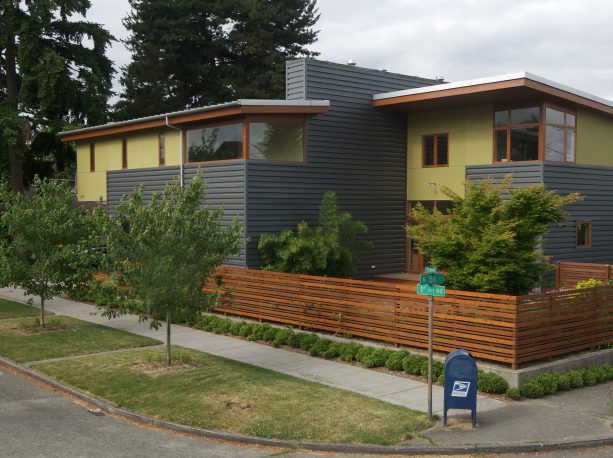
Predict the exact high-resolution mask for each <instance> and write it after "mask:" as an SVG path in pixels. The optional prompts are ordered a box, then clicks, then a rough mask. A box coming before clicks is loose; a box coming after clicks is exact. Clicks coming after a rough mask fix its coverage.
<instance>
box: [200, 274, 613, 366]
mask: <svg viewBox="0 0 613 458" xmlns="http://www.w3.org/2000/svg"><path fill="white" fill-rule="evenodd" d="M220 273H221V274H222V275H223V276H224V282H225V286H224V290H225V291H226V292H228V293H230V295H231V297H232V299H231V301H230V302H229V303H228V304H224V305H223V306H219V307H218V308H217V309H216V311H217V312H221V313H226V314H231V315H237V316H242V317H248V318H253V319H258V320H263V321H270V322H276V323H283V324H289V325H293V326H298V327H302V328H310V329H312V330H320V331H328V332H333V333H339V334H343V335H351V336H357V337H363V338H367V339H372V340H377V341H383V342H389V343H394V344H400V345H406V346H409V347H414V348H427V345H428V301H427V297H425V296H420V295H417V294H416V292H415V285H410V284H390V283H381V282H370V281H361V280H348V279H339V278H331V277H314V276H308V275H296V274H287V273H279V272H268V271H262V270H252V269H243V268H235V267H223V268H221V269H220ZM206 289H207V291H213V290H215V287H213V286H212V285H209V286H207V288H206ZM434 304H435V305H434V349H435V350H437V351H441V352H449V351H451V350H453V349H455V348H463V349H466V350H468V351H470V352H471V353H472V354H473V355H474V356H475V357H477V358H481V359H484V360H489V361H495V362H500V363H506V364H509V365H511V366H512V367H513V368H517V367H519V366H520V365H523V364H526V363H529V362H532V361H538V360H543V359H546V358H550V357H553V356H561V355H566V354H570V353H573V352H577V351H580V350H586V349H593V348H595V347H596V346H598V345H602V344H606V343H610V342H613V287H610V286H602V287H597V288H592V289H588V290H576V291H565V292H557V293H548V294H539V295H530V296H504V295H498V294H483V293H473V292H465V291H453V290H447V294H446V296H445V297H444V298H438V297H437V298H435V302H434Z"/></svg>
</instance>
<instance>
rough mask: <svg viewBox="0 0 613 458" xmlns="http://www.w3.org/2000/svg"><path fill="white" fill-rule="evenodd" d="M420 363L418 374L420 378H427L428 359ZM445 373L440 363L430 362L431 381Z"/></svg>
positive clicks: (443, 366)
mask: <svg viewBox="0 0 613 458" xmlns="http://www.w3.org/2000/svg"><path fill="white" fill-rule="evenodd" d="M425 359H426V360H425V361H423V362H422V363H421V366H420V368H419V373H420V374H421V376H422V377H427V376H428V358H425ZM444 372H445V365H444V364H443V363H441V362H440V361H434V360H433V361H432V380H438V378H439V376H440V375H441V374H443V373H444Z"/></svg>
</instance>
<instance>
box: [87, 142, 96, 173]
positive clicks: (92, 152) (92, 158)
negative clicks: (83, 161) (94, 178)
mask: <svg viewBox="0 0 613 458" xmlns="http://www.w3.org/2000/svg"><path fill="white" fill-rule="evenodd" d="M89 171H90V172H95V171H96V145H95V144H94V143H90V144H89Z"/></svg>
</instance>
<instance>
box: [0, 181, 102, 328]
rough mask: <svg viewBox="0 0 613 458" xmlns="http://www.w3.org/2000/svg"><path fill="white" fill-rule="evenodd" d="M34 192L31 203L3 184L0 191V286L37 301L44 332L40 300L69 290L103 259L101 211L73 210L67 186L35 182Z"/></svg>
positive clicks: (59, 182)
mask: <svg viewBox="0 0 613 458" xmlns="http://www.w3.org/2000/svg"><path fill="white" fill-rule="evenodd" d="M34 186H35V188H36V192H35V194H34V195H33V196H31V197H28V196H25V195H23V194H21V193H17V192H14V191H11V190H10V189H9V187H8V185H6V183H4V184H3V185H2V188H1V189H0V210H1V211H2V214H1V215H0V226H1V227H2V232H3V234H2V235H3V237H2V239H0V284H2V285H13V286H16V287H20V288H23V289H24V290H25V292H26V294H32V295H35V296H38V297H40V306H41V307H40V309H41V310H40V323H41V326H43V327H44V326H45V300H48V299H51V298H52V297H53V296H56V295H58V294H60V293H65V292H68V291H71V290H73V289H74V288H76V287H78V286H80V285H81V284H82V283H83V282H84V281H86V280H89V279H90V278H91V277H92V275H93V273H94V272H95V271H96V269H97V266H98V264H99V262H100V260H101V258H102V253H101V251H100V246H101V242H100V240H101V239H100V237H99V234H100V233H99V231H98V230H97V229H96V228H97V227H98V226H99V224H98V222H99V221H100V218H101V217H102V215H103V214H104V210H103V209H102V208H97V209H94V210H93V211H92V212H88V211H86V210H84V209H82V208H75V207H74V206H73V201H74V198H75V196H74V193H73V191H72V189H71V187H70V186H69V185H68V184H67V183H66V182H62V181H57V180H56V181H49V180H41V179H39V178H38V177H35V178H34Z"/></svg>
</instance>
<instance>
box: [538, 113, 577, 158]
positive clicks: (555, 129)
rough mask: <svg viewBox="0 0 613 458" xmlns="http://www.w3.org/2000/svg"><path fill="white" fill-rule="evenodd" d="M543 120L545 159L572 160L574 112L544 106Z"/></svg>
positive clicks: (573, 152)
mask: <svg viewBox="0 0 613 458" xmlns="http://www.w3.org/2000/svg"><path fill="white" fill-rule="evenodd" d="M545 122H546V127H545V160H546V161H566V162H574V161H575V123H576V116H575V114H574V113H572V112H570V111H566V110H560V109H557V108H552V107H546V108H545Z"/></svg>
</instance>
